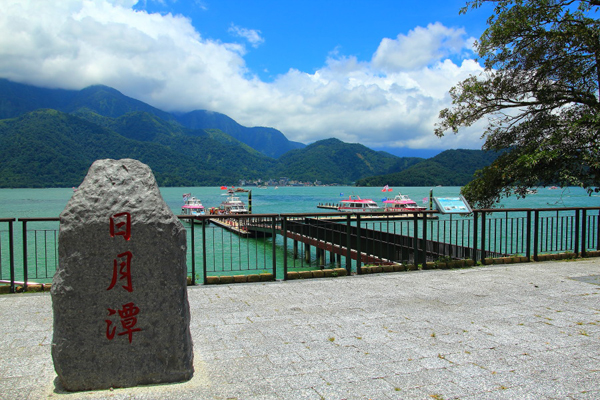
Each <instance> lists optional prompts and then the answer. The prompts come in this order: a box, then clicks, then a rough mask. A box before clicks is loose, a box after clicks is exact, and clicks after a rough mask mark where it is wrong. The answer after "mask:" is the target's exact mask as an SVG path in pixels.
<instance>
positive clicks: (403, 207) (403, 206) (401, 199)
mask: <svg viewBox="0 0 600 400" xmlns="http://www.w3.org/2000/svg"><path fill="white" fill-rule="evenodd" d="M383 204H384V207H385V211H423V210H426V209H427V208H426V207H422V206H419V205H418V204H417V202H415V201H414V200H412V199H410V198H409V197H408V196H407V195H405V194H401V193H398V195H397V196H396V197H394V198H393V199H389V200H384V201H383Z"/></svg>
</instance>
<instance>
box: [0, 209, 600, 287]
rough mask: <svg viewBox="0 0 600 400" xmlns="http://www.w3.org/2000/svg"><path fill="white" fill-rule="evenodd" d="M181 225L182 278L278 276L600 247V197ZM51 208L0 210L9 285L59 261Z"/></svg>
mask: <svg viewBox="0 0 600 400" xmlns="http://www.w3.org/2000/svg"><path fill="white" fill-rule="evenodd" d="M179 218H180V219H181V220H182V222H184V225H185V226H186V228H187V232H188V234H187V240H188V256H187V267H188V280H189V282H190V283H191V284H197V283H205V284H206V283H217V282H223V283H224V282H248V281H264V280H276V279H287V277H288V276H289V275H288V274H289V273H290V272H301V271H310V270H320V269H327V270H329V269H332V268H344V269H345V270H346V272H347V273H349V274H351V273H359V274H360V273H361V271H362V268H361V267H362V266H364V265H365V264H373V265H381V264H392V263H395V264H397V263H402V264H405V265H414V266H415V267H417V268H418V267H424V266H425V265H426V264H427V263H432V262H435V263H437V262H441V261H449V260H465V259H467V260H472V262H471V263H470V264H479V263H489V262H490V260H492V259H496V260H497V259H498V258H499V257H509V256H510V257H520V258H521V259H522V260H526V261H532V260H535V261H537V260H541V259H543V258H545V255H547V254H557V253H562V254H563V255H564V254H566V255H569V256H572V257H576V256H587V255H588V253H590V252H592V251H593V252H597V251H598V250H600V207H586V208H543V209H527V208H522V209H490V210H475V211H474V212H473V213H472V214H470V215H467V216H457V215H453V216H448V215H441V214H439V213H437V212H435V211H425V212H404V213H360V214H359V213H357V214H352V213H339V212H335V213H310V214H252V215H223V216H213V215H206V216H198V217H193V218H191V217H189V216H179ZM58 228H59V219H58V218H18V219H17V218H3V219H0V281H1V282H0V284H3V285H5V286H6V285H8V287H9V289H8V291H10V292H11V293H12V292H15V291H20V290H27V289H28V286H32V285H34V284H38V283H39V284H48V283H50V282H51V280H52V277H53V275H54V272H55V271H56V267H57V266H58Z"/></svg>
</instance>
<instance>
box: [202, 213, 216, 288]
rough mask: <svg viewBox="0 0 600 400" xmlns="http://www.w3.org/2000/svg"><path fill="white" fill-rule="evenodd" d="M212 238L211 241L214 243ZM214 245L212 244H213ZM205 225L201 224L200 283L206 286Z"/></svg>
mask: <svg viewBox="0 0 600 400" xmlns="http://www.w3.org/2000/svg"><path fill="white" fill-rule="evenodd" d="M214 240H215V239H214V236H213V241H214ZM213 243H214V242H213ZM206 270H207V267H206V224H202V282H203V283H204V284H205V285H206V284H207V282H208V277H207V276H206Z"/></svg>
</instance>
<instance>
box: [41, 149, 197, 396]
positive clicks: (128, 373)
mask: <svg viewBox="0 0 600 400" xmlns="http://www.w3.org/2000/svg"><path fill="white" fill-rule="evenodd" d="M186 248H187V242H186V231H185V228H184V227H183V225H182V224H181V222H180V221H179V220H178V219H177V218H176V217H175V215H174V214H173V213H172V212H171V210H170V209H169V208H168V207H167V205H166V203H165V202H164V200H163V198H162V196H161V194H160V191H159V189H158V186H157V184H156V181H155V179H154V175H153V174H152V171H151V170H150V168H149V167H148V166H146V165H145V164H142V163H141V162H139V161H136V160H131V159H123V160H118V161H117V160H99V161H96V162H94V164H93V165H92V166H91V167H90V170H89V171H88V174H87V176H86V178H85V180H84V181H83V183H82V184H81V186H80V187H79V189H78V190H77V191H76V192H75V193H74V194H73V196H72V198H71V200H70V201H69V202H68V204H67V206H66V208H65V209H64V211H63V212H62V213H61V215H60V231H59V248H58V253H59V267H58V269H57V271H56V274H55V275H54V280H53V283H52V291H51V294H52V307H53V312H54V336H53V339H52V359H53V361H54V369H55V370H56V373H57V374H58V378H59V381H60V384H61V385H62V387H63V388H64V389H66V390H68V391H79V390H95V389H107V388H111V387H130V386H137V385H147V384H158V383H167V382H181V381H185V380H189V379H190V378H191V377H192V375H193V372H194V367H193V350H192V339H191V335H190V311H189V304H188V298H187V287H186V284H187V268H186Z"/></svg>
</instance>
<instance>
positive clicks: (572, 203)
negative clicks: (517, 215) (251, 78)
mask: <svg viewBox="0 0 600 400" xmlns="http://www.w3.org/2000/svg"><path fill="white" fill-rule="evenodd" d="M248 189H250V188H248ZM429 190H430V188H424V187H402V188H395V190H394V191H393V192H385V193H383V192H381V188H365V187H343V186H326V187H280V188H278V189H275V188H274V187H269V188H267V189H258V188H252V212H253V213H254V214H263V213H265V214H266V213H275V214H283V213H313V212H324V211H326V210H322V209H318V208H317V204H319V203H337V202H339V201H340V200H343V199H344V198H347V197H348V196H350V195H352V194H355V195H358V196H360V197H362V198H371V199H373V200H375V201H377V202H381V200H382V198H384V197H393V196H394V194H397V193H398V191H400V192H401V193H402V194H406V195H408V196H409V197H410V198H412V199H413V200H415V201H416V202H417V203H418V204H424V203H423V199H424V198H428V197H429ZM459 192H460V187H436V188H433V195H434V196H435V197H447V196H457V195H458V194H459ZM161 193H162V196H163V198H164V200H165V202H166V203H167V205H168V206H169V207H170V208H171V210H173V212H174V213H175V214H180V212H181V206H182V205H183V194H184V193H191V194H192V195H193V196H196V197H198V198H199V199H200V200H201V201H202V203H203V205H204V206H205V207H207V208H208V207H218V206H219V205H220V204H221V202H222V201H223V200H224V199H225V197H226V194H227V193H226V191H225V190H221V189H220V188H219V187H187V188H186V187H184V188H161ZM72 195H73V190H72V189H70V188H54V189H0V218H26V217H27V218H37V217H58V215H59V214H60V213H61V211H62V210H63V209H64V208H65V206H66V204H67V202H68V201H69V199H70V198H71V196H72ZM239 197H240V198H241V199H242V200H243V201H245V202H247V200H248V193H239ZM424 205H426V202H425V204H424ZM501 205H502V206H503V207H505V208H545V207H599V206H600V195H599V194H593V195H592V196H588V194H587V192H586V191H585V190H583V189H581V188H574V187H572V188H566V189H557V190H550V189H539V191H538V193H537V194H534V195H530V196H527V198H525V199H516V198H515V197H510V198H507V199H504V200H503V201H502V203H501Z"/></svg>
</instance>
